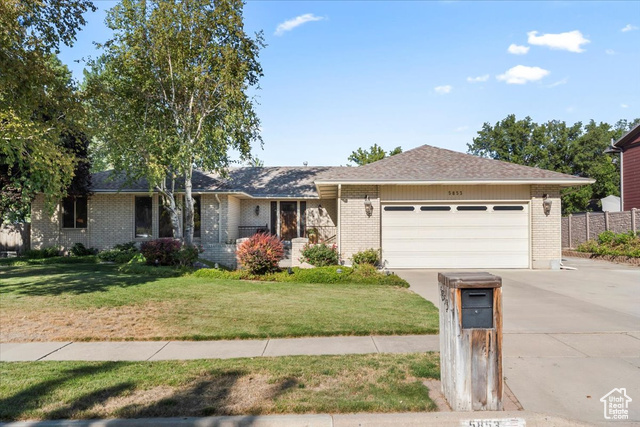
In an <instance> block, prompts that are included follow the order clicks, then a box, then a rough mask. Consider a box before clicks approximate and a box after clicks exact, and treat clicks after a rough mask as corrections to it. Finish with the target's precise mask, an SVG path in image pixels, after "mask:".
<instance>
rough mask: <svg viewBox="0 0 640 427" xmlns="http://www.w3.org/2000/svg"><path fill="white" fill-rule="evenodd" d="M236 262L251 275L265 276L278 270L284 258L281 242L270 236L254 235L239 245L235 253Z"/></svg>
mask: <svg viewBox="0 0 640 427" xmlns="http://www.w3.org/2000/svg"><path fill="white" fill-rule="evenodd" d="M237 256H238V262H240V265H241V266H242V267H244V268H245V269H247V270H248V271H249V272H250V273H252V274H265V273H270V272H273V271H276V270H278V263H279V262H280V260H281V259H282V258H283V257H284V246H283V245H282V241H281V240H280V239H278V238H277V237H276V236H273V235H271V234H264V233H259V234H254V235H253V236H251V237H250V238H249V240H246V241H245V242H243V243H241V244H240V246H239V247H238V251H237Z"/></svg>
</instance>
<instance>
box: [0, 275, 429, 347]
mask: <svg viewBox="0 0 640 427" xmlns="http://www.w3.org/2000/svg"><path fill="white" fill-rule="evenodd" d="M0 324H2V328H0V341H3V342H7V341H64V340H70V341H71V340H73V341H78V340H98V341H104V340H169V339H173V340H176V339H183V340H205V339H206V340H213V339H234V338H264V337H299V336H331V335H370V334H381V335H384V334H428V333H437V329H438V313H437V309H436V308H435V307H434V306H433V304H431V303H430V302H427V301H426V300H424V299H423V298H421V297H419V296H418V295H416V294H414V293H413V292H411V291H409V290H407V289H404V288H399V287H393V286H387V285H371V284H359V283H333V284H309V283H273V282H269V283H266V282H249V281H240V280H224V279H213V278H204V277H195V276H194V275H184V276H181V277H166V278H162V277H152V276H149V275H144V274H125V273H123V272H120V271H118V267H117V266H115V265H106V264H41V265H22V264H19V265H4V266H0Z"/></svg>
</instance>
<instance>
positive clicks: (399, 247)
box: [385, 238, 529, 254]
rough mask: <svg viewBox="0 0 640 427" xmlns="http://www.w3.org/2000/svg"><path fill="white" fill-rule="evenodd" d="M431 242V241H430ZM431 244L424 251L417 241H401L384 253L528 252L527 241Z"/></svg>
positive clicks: (450, 240)
mask: <svg viewBox="0 0 640 427" xmlns="http://www.w3.org/2000/svg"><path fill="white" fill-rule="evenodd" d="M430 240H431V239H430ZM433 240H434V241H433V242H432V244H430V245H429V248H432V249H427V250H425V248H424V244H422V242H420V241H419V240H415V239H414V240H409V239H406V240H401V241H399V242H398V243H395V242H394V243H393V244H388V245H387V246H386V247H385V253H387V254H388V253H396V252H398V251H402V252H406V251H409V252H418V253H437V252H450V253H457V252H460V253H462V252H465V253H468V252H480V251H486V252H491V253H498V252H501V251H500V248H508V249H504V250H502V252H510V251H523V252H527V251H528V250H529V241H528V239H492V240H491V241H489V240H488V239H468V238H467V239H447V238H442V239H433Z"/></svg>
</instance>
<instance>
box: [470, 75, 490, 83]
mask: <svg viewBox="0 0 640 427" xmlns="http://www.w3.org/2000/svg"><path fill="white" fill-rule="evenodd" d="M487 80H489V74H485V75H483V76H478V77H467V81H468V82H469V83H480V82H486V81H487Z"/></svg>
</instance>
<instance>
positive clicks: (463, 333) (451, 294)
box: [438, 273, 503, 411]
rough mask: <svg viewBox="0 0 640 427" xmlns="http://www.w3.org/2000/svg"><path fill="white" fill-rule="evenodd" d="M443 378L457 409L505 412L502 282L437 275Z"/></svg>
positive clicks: (483, 275) (477, 276)
mask: <svg viewBox="0 0 640 427" xmlns="http://www.w3.org/2000/svg"><path fill="white" fill-rule="evenodd" d="M438 282H439V285H440V380H441V382H442V393H443V394H444V396H445V398H446V399H447V401H448V402H449V405H450V406H451V408H452V409H453V410H454V411H501V410H502V389H503V378H502V278H500V277H498V276H494V275H493V274H489V273H438Z"/></svg>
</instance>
